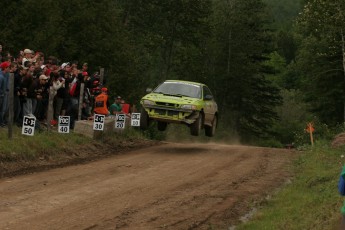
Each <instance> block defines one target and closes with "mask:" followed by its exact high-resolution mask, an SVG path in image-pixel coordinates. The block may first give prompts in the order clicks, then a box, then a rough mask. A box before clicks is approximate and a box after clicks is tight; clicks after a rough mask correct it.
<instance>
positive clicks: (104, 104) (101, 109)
mask: <svg viewBox="0 0 345 230" xmlns="http://www.w3.org/2000/svg"><path fill="white" fill-rule="evenodd" d="M108 107H109V100H108V89H107V88H105V87H103V88H102V92H101V94H99V95H98V96H97V97H96V98H95V107H94V109H93V111H94V113H97V114H103V115H106V116H108V115H109V110H108Z"/></svg>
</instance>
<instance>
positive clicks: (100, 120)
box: [93, 114, 105, 131]
mask: <svg viewBox="0 0 345 230" xmlns="http://www.w3.org/2000/svg"><path fill="white" fill-rule="evenodd" d="M104 119H105V115H101V114H95V116H94V119H93V130H99V131H103V129H104Z"/></svg>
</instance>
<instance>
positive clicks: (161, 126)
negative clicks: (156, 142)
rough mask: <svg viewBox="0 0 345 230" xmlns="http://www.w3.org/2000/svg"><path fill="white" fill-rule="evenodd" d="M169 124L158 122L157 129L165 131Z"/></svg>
mask: <svg viewBox="0 0 345 230" xmlns="http://www.w3.org/2000/svg"><path fill="white" fill-rule="evenodd" d="M167 126H168V123H166V122H163V121H158V122H157V128H158V130H159V131H165V130H166V129H167Z"/></svg>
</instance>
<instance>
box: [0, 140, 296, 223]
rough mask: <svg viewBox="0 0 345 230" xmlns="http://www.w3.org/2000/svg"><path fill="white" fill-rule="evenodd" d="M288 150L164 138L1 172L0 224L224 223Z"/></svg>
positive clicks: (267, 182) (279, 175)
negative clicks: (14, 173) (121, 150)
mask: <svg viewBox="0 0 345 230" xmlns="http://www.w3.org/2000/svg"><path fill="white" fill-rule="evenodd" d="M294 155H295V154H294V153H293V152H291V151H287V150H282V149H268V148H256V147H245V146H228V145H216V144H176V143H167V144H166V145H161V146H155V147H151V148H143V149H140V150H135V151H131V152H128V153H126V154H122V155H120V156H114V157H111V158H108V159H103V160H100V161H97V162H91V163H89V164H85V165H78V166H71V167H67V168H62V169H54V170H50V171H47V172H41V173H37V174H33V175H25V176H20V177H16V178H9V179H2V180H0V194H1V195H2V196H1V197H0V204H4V205H1V206H0V219H1V220H5V221H1V222H0V229H6V228H9V229H47V228H49V229H157V228H165V229H196V228H197V229H208V228H209V227H210V226H215V227H217V228H220V229H224V228H226V227H228V226H230V225H233V224H236V223H237V222H238V221H239V217H240V216H242V215H244V214H245V213H246V212H248V211H249V210H250V208H251V206H252V205H253V202H255V201H256V200H260V199H263V198H264V197H265V196H266V195H267V194H269V193H271V192H272V190H273V189H275V188H277V187H279V186H280V185H281V184H282V183H284V181H285V179H286V178H288V175H289V173H288V170H287V169H288V168H287V166H288V165H289V162H291V160H292V159H293V158H294Z"/></svg>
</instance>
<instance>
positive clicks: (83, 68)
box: [81, 62, 89, 72]
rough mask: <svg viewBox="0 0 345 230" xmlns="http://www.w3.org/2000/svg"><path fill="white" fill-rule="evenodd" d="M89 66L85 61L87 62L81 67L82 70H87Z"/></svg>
mask: <svg viewBox="0 0 345 230" xmlns="http://www.w3.org/2000/svg"><path fill="white" fill-rule="evenodd" d="M88 68H89V66H88V64H87V63H86V62H85V63H84V64H83V66H82V67H81V72H87V70H88Z"/></svg>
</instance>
